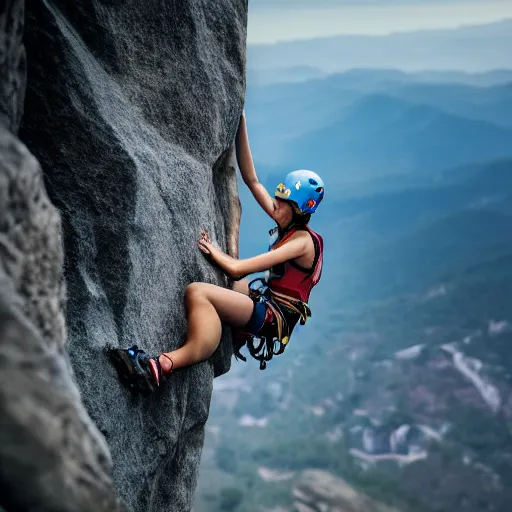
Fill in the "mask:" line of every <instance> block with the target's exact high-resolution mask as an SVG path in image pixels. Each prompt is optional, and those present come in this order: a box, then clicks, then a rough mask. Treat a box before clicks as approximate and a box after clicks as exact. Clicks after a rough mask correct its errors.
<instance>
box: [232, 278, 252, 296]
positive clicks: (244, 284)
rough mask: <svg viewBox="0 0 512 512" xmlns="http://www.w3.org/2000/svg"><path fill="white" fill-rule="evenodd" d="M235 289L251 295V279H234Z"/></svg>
mask: <svg viewBox="0 0 512 512" xmlns="http://www.w3.org/2000/svg"><path fill="white" fill-rule="evenodd" d="M233 290H234V291H235V292H238V293H243V294H244V295H249V279H241V280H240V281H234V283H233Z"/></svg>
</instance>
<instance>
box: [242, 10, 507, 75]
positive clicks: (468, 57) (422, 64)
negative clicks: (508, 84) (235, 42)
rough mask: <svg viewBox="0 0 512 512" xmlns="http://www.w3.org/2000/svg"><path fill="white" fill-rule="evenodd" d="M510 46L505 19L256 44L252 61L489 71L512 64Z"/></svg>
mask: <svg viewBox="0 0 512 512" xmlns="http://www.w3.org/2000/svg"><path fill="white" fill-rule="evenodd" d="M461 41H463V44H461ZM511 47H512V20H505V21H501V22H497V23H489V24H484V25H474V26H465V27H461V28H458V29H446V30H424V31H418V32H410V33H397V34H392V35H388V36H339V37H329V38H320V39H313V40H306V41H294V42H285V43H278V44H273V45H251V46H249V48H248V57H247V59H248V65H249V67H250V68H254V69H268V68H279V67H282V68H286V67H295V66H314V67H318V68H320V69H321V70H322V71H324V72H328V73H332V72H336V71H343V70H347V69H351V68H360V67H363V68H398V69H401V70H404V71H423V70H425V69H427V70H428V69H436V70H441V71H453V70H465V71H488V70H491V69H502V68H505V69H510V68H512V52H510V48H511Z"/></svg>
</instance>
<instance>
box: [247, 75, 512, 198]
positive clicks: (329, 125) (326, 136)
mask: <svg viewBox="0 0 512 512" xmlns="http://www.w3.org/2000/svg"><path fill="white" fill-rule="evenodd" d="M246 112H247V116H248V123H249V134H250V138H251V144H252V146H253V154H254V157H255V161H256V163H257V164H258V168H260V169H262V172H263V174H264V175H268V174H269V173H272V170H271V169H272V168H274V169H281V168H283V169H287V168H292V167H306V166H310V167H313V168H316V169H318V170H319V171H320V170H322V172H324V173H326V172H327V173H328V176H327V177H328V178H331V174H332V175H333V176H334V180H331V183H342V182H343V183H345V185H346V184H347V182H349V181H352V182H356V181H361V180H363V181H366V180H370V179H371V180H376V179H379V180H381V185H382V186H383V187H384V188H386V187H388V186H389V185H393V186H394V185H395V184H396V182H397V181H399V180H400V175H401V176H405V173H407V174H408V175H409V176H406V177H405V178H404V179H407V180H411V174H412V173H417V172H418V171H419V172H422V171H423V170H425V171H428V172H435V171H437V170H439V169H441V168H443V167H452V166H455V165H458V164H466V163H469V162H471V161H475V162H478V161H482V160H487V159H491V158H497V157H502V156H508V155H510V154H511V151H510V148H511V147H512V144H511V142H510V134H511V131H510V130H511V129H512V121H511V119H512V85H511V84H506V85H496V86H492V87H480V86H469V85H465V84H452V83H446V84H426V83H421V82H420V83H418V82H415V80H414V77H413V76H410V75H407V74H404V73H401V72H394V71H388V70H386V71H382V72H381V71H369V70H354V71H351V72H347V73H342V74H337V75H333V76H330V77H327V78H325V79H320V80H309V81H305V82H301V83H295V84H289V83H286V84H274V85H266V86H260V87H250V88H249V90H248V94H247V103H246ZM392 176H395V177H396V179H395V178H392ZM387 177H390V180H387V181H388V183H387V184H386V183H385V181H382V180H383V179H387ZM412 182H414V180H413V181H412Z"/></svg>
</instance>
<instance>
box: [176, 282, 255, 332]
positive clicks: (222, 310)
mask: <svg viewBox="0 0 512 512" xmlns="http://www.w3.org/2000/svg"><path fill="white" fill-rule="evenodd" d="M185 300H186V304H187V308H191V307H193V306H194V304H199V303H200V302H201V301H203V300H207V301H208V302H209V303H210V304H211V305H212V306H213V307H214V308H215V310H216V311H217V314H218V315H219V318H220V319H221V321H222V322H226V323H228V324H229V325H232V326H234V327H244V326H245V325H246V324H247V322H249V319H250V318H251V315H252V311H253V307H254V303H253V301H252V300H251V299H250V298H249V297H248V296H247V295H244V294H241V293H238V292H236V291H233V290H228V289H226V288H223V287H221V286H217V285H214V284H210V283H191V284H189V285H188V286H187V290H186V292H185Z"/></svg>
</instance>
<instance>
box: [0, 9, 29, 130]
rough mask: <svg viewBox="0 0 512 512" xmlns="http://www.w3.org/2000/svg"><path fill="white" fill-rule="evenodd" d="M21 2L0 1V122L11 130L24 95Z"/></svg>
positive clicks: (24, 78) (19, 113)
mask: <svg viewBox="0 0 512 512" xmlns="http://www.w3.org/2000/svg"><path fill="white" fill-rule="evenodd" d="M24 4H25V2H24V0H2V3H1V4H0V125H3V126H5V127H6V128H8V129H9V130H11V131H12V132H13V133H16V131H17V130H18V126H19V123H20V119H21V115H22V113H23V97H24V95H25V83H26V58H25V48H24V46H23V44H22V38H23V14H24Z"/></svg>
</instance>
